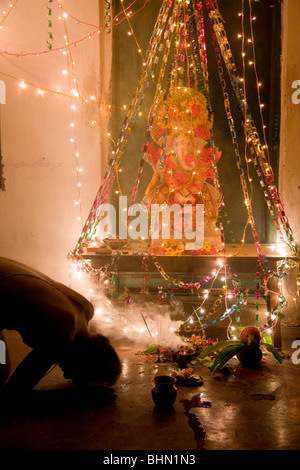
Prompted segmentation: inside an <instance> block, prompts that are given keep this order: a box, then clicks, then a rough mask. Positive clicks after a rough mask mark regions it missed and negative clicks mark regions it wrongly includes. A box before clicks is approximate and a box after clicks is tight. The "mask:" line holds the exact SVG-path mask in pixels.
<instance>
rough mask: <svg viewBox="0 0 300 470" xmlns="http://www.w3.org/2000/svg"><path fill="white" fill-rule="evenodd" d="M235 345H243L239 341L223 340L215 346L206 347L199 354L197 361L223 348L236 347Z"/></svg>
mask: <svg viewBox="0 0 300 470" xmlns="http://www.w3.org/2000/svg"><path fill="white" fill-rule="evenodd" d="M237 344H243V343H241V341H236V340H224V341H219V342H218V343H216V344H213V345H212V346H208V347H207V348H205V349H203V351H201V353H200V354H199V356H198V357H199V359H203V358H204V357H206V356H209V355H210V354H212V353H213V352H215V351H218V350H219V349H223V348H225V347H228V346H230V345H237Z"/></svg>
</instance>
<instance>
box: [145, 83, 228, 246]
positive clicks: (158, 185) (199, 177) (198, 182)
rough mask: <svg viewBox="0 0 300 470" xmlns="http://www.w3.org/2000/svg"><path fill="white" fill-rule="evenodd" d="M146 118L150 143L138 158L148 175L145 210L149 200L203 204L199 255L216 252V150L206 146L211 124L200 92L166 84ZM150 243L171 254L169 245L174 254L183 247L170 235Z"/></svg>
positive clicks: (218, 234) (218, 202)
mask: <svg viewBox="0 0 300 470" xmlns="http://www.w3.org/2000/svg"><path fill="white" fill-rule="evenodd" d="M149 119H150V120H149V123H150V126H151V137H152V140H153V142H150V143H148V145H147V147H146V149H145V156H144V159H145V160H146V161H147V162H148V163H150V165H151V166H152V168H153V170H154V174H153V177H152V179H151V181H150V184H149V186H148V188H147V190H146V193H145V196H144V198H143V203H144V204H145V205H147V207H148V208H149V210H150V207H151V205H152V204H159V205H162V204H168V205H169V206H172V205H173V204H180V205H181V206H182V207H183V206H184V205H185V204H190V205H192V207H193V210H195V209H196V205H197V204H203V205H204V244H203V249H202V250H200V251H201V253H199V254H202V253H217V252H218V250H221V247H222V241H221V239H222V236H221V232H220V230H219V228H218V226H217V221H218V214H219V209H220V205H221V203H222V194H221V191H220V188H219V185H218V178H216V175H217V162H218V161H219V159H220V157H221V152H220V151H219V150H218V149H217V148H216V147H214V146H211V139H210V130H211V128H212V125H213V123H212V118H210V117H209V113H208V110H207V103H206V99H205V97H204V95H203V94H202V93H200V92H199V91H197V90H194V89H191V88H187V87H176V88H175V87H174V88H171V89H170V90H169V92H168V94H166V93H165V92H162V93H161V95H160V96H159V97H158V98H157V99H156V101H155V102H154V104H153V106H152V108H151V110H150V114H149ZM192 219H193V218H192ZM191 223H193V222H191ZM153 246H154V247H155V248H156V249H157V250H158V251H157V253H161V254H172V249H173V253H174V247H175V253H174V254H182V252H184V245H183V244H180V242H179V241H178V242H176V241H175V240H173V241H172V243H170V242H169V243H168V242H166V243H157V242H154V243H153ZM171 247H172V249H171ZM163 248H164V249H163Z"/></svg>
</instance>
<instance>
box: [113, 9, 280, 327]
mask: <svg viewBox="0 0 300 470" xmlns="http://www.w3.org/2000/svg"><path fill="white" fill-rule="evenodd" d="M178 3H185V4H186V5H188V4H189V2H178ZM208 3H209V2H208ZM239 16H242V18H243V17H244V14H243V13H242V14H240V15H239ZM177 18H178V17H177ZM255 20H256V18H255V17H253V16H252V15H251V17H250V21H251V24H252V21H255ZM174 26H176V27H177V28H176V29H177V31H178V29H179V25H178V22H177V24H176V22H175V24H174ZM182 26H184V22H183V24H181V25H180V27H182ZM128 33H129V35H130V36H131V35H132V28H130V31H129V32H128ZM239 36H240V37H243V38H244V37H245V36H244V34H242V35H239ZM133 37H134V39H135V41H136V36H135V35H133ZM248 42H249V43H250V42H252V46H253V56H254V59H253V60H250V61H249V66H252V65H254V69H255V70H256V62H255V49H254V36H253V29H252V27H251V39H250V38H248ZM136 44H137V46H138V47H139V45H138V43H137V41H136ZM179 44H180V41H177V42H176V45H177V46H179ZM243 44H244V41H243ZM187 47H190V44H187V46H186V47H185V49H184V53H185V55H186V57H188V55H187ZM138 51H139V52H141V51H140V50H139V49H138ZM177 52H178V51H177ZM177 55H178V54H177ZM242 57H243V58H244V57H245V52H244V47H243V49H242ZM143 65H145V63H144V64H143ZM181 69H182V68H181V67H180V66H177V64H176V66H175V67H174V70H173V75H174V77H175V78H174V77H173V80H174V81H176V79H177V77H178V75H179V72H180V70H181ZM151 76H152V78H153V75H151ZM256 80H257V89H258V92H259V89H260V87H261V83H260V82H258V77H257V72H256ZM240 81H241V82H243V89H244V92H245V74H243V78H241V79H240ZM243 102H246V93H245V95H244V99H243ZM259 104H260V109H261V118H262V121H263V115H262V108H263V107H264V105H263V104H262V103H261V101H260V97H259ZM248 121H249V120H247V122H248ZM263 129H265V125H264V124H263ZM246 135H247V134H246ZM264 139H265V134H264ZM249 140H251V139H249ZM246 142H247V139H246ZM266 148H267V146H266V145H264V146H263V149H266ZM245 155H246V147H245ZM251 161H252V160H251V158H249V159H248V158H247V159H246V162H247V164H248V163H250V162H251ZM118 171H121V168H120V167H119V166H118ZM140 173H141V171H138V175H139V176H140ZM247 175H248V183H251V182H252V179H251V178H250V176H249V167H248V165H247ZM136 187H138V185H137V184H135V191H136ZM250 188H251V191H250V193H251V196H250V197H248V198H247V199H246V200H245V203H246V206H247V208H248V210H249V208H250V202H251V199H252V185H251V184H250ZM116 193H117V194H121V188H120V185H119V182H118V189H117V190H116ZM132 200H133V199H132ZM250 221H251V222H252V225H253V222H254V220H253V219H251V218H250ZM252 228H253V230H254V232H255V227H252ZM241 242H242V243H243V242H244V240H243V239H242V240H241ZM229 256H230V255H229ZM261 258H262V254H261ZM153 261H154V264H155V265H156V267H157V270H158V271H159V272H160V274H161V276H162V277H163V278H164V279H165V280H168V281H170V276H169V275H167V273H166V272H165V271H164V269H163V268H162V267H161V266H160V265H159V263H157V262H156V260H155V258H154V260H153ZM115 271H117V268H116V267H115ZM266 280H267V279H266V278H265V286H264V291H265V293H268V292H271V291H270V290H268V289H267V288H266ZM171 281H172V283H173V284H174V285H175V286H178V287H185V286H186V284H185V283H184V282H182V281H180V280H177V279H172V280H171ZM213 282H214V281H213ZM196 284H197V283H188V288H191V287H195V286H196ZM207 297H208V294H207V295H205V297H204V298H205V299H206V298H207ZM219 297H220V296H219ZM221 297H223V294H222V295H221ZM232 297H233V295H232V294H229V295H228V298H229V299H230V298H232ZM226 298H227V296H226ZM217 300H218V301H220V298H219V299H217ZM215 303H217V304H218V303H219V302H215ZM242 303H243V296H241V298H240V300H239V301H238V302H236V304H235V305H234V306H233V308H230V309H228V308H226V312H225V314H224V315H222V316H221V320H222V319H224V318H230V315H231V313H232V312H235V311H237V312H239V306H238V304H242ZM284 303H285V299H284V297H283V296H279V306H278V307H277V309H278V310H279V309H280V308H282V306H283V304H284ZM201 309H202V310H203V308H202V307H201ZM210 313H211V312H210ZM267 316H268V317H270V319H271V320H272V321H274V320H275V319H276V315H274V314H273V313H272V314H271V315H270V313H269V312H267ZM203 319H204V317H202V318H201V320H203ZM198 320H199V321H200V318H198ZM230 320H231V319H230ZM189 321H193V319H192V318H190V320H189ZM273 326H274V324H273ZM265 327H269V324H268V323H266V324H265Z"/></svg>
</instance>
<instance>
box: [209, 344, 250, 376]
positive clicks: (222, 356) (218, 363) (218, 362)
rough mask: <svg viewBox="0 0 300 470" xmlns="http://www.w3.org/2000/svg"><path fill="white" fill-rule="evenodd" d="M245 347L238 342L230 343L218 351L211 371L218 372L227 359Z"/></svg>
mask: <svg viewBox="0 0 300 470" xmlns="http://www.w3.org/2000/svg"><path fill="white" fill-rule="evenodd" d="M245 347H247V346H246V345H245V344H243V343H239V344H237V345H231V346H229V347H228V348H226V349H223V350H222V351H220V352H219V354H218V355H217V357H216V358H215V361H214V363H213V365H212V367H211V371H212V372H219V371H220V370H221V369H222V368H223V367H224V366H225V365H226V364H227V362H228V361H229V359H231V358H232V357H234V356H235V355H236V354H238V353H239V352H240V351H241V350H242V349H244V348H245Z"/></svg>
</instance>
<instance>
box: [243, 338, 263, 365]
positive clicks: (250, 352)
mask: <svg viewBox="0 0 300 470" xmlns="http://www.w3.org/2000/svg"><path fill="white" fill-rule="evenodd" d="M237 358H238V360H239V361H240V362H241V363H242V364H243V365H244V366H245V367H248V368H250V369H253V368H256V367H257V366H258V364H259V363H260V361H261V359H262V352H261V350H260V348H259V347H258V346H257V345H256V344H253V343H252V344H250V346H246V347H245V348H244V349H242V351H240V352H239V353H238V354H237Z"/></svg>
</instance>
